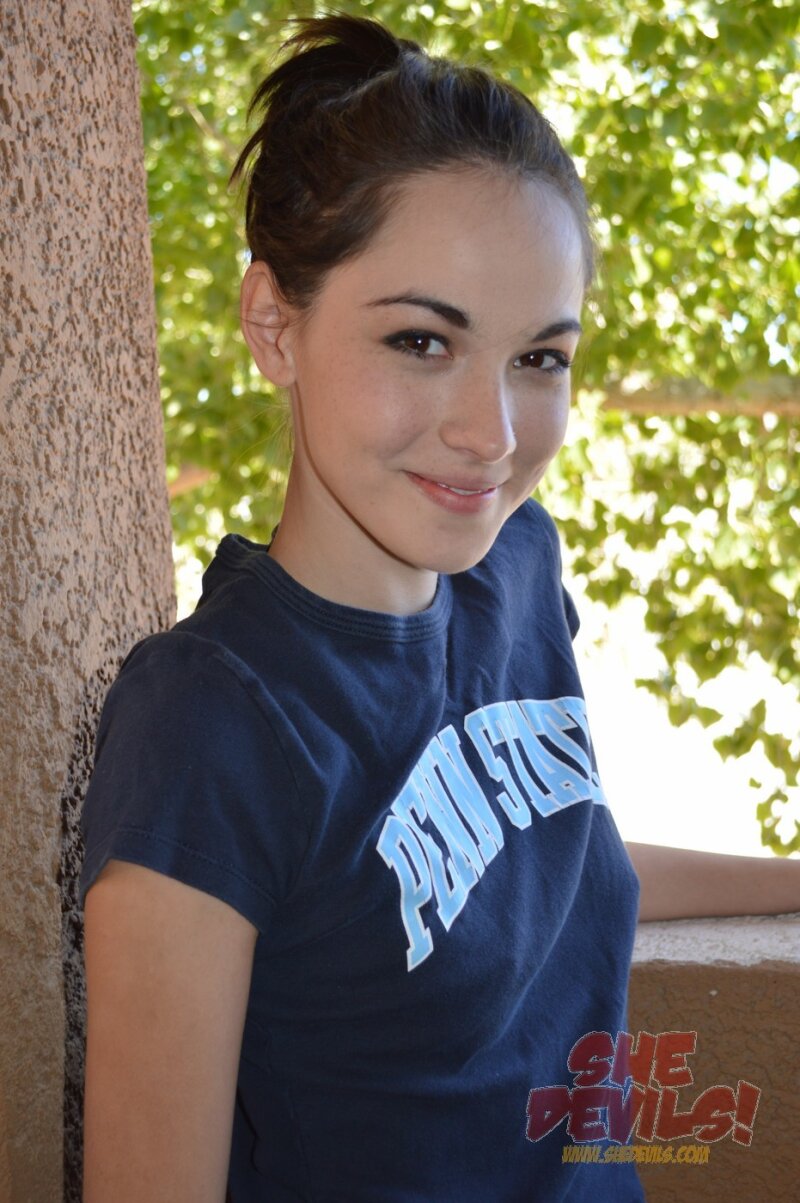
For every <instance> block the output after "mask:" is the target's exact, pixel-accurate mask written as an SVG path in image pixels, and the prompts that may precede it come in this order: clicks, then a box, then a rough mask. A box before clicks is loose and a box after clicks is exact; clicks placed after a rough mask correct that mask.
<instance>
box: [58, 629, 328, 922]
mask: <svg viewBox="0 0 800 1203" xmlns="http://www.w3.org/2000/svg"><path fill="white" fill-rule="evenodd" d="M264 692H265V691H264V689H263V686H262V685H261V683H260V681H259V679H258V677H257V676H256V675H255V673H254V672H253V671H252V670H251V669H250V668H249V667H248V666H247V665H245V664H244V662H243V661H242V660H241V659H240V658H239V657H238V656H236V655H234V653H232V652H230V651H229V650H228V649H227V648H225V647H223V646H222V645H221V644H218V643H216V642H214V641H213V640H209V639H205V638H203V637H201V636H198V635H195V634H193V633H190V632H182V631H178V630H174V629H173V630H171V631H163V632H157V633H155V634H153V635H150V636H147V637H146V638H145V639H143V640H141V641H140V642H139V643H138V644H136V645H135V646H134V648H133V649H132V650H131V651H130V652H129V653H128V656H127V657H126V659H125V660H124V661H123V664H122V667H121V669H120V672H119V674H118V676H117V678H116V680H115V681H114V683H113V684H112V686H111V688H110V690H109V692H108V694H107V696H106V700H105V703H104V705H103V709H102V712H101V716H100V723H99V726H98V730H97V739H96V744H95V759H94V768H93V772H92V776H91V779H90V781H89V786H88V789H87V793H86V798H85V801H84V805H83V810H82V812H81V819H80V826H81V831H82V833H83V838H84V845H85V855H84V863H83V868H82V871H81V876H80V882H79V891H80V903H81V906H83V904H84V899H85V896H86V892H87V890H88V889H89V887H90V886H91V884H92V882H93V881H94V880H95V878H96V877H97V875H98V873H99V872H100V870H101V869H102V867H103V865H104V864H105V863H106V861H108V860H109V859H110V858H112V857H114V858H117V859H119V860H124V861H131V862H133V863H135V864H140V865H144V866H146V867H148V868H151V869H155V870H157V871H158V872H161V873H165V874H167V876H169V877H174V878H177V879H178V880H179V881H183V882H185V883H186V884H187V885H191V886H194V887H196V888H197V889H200V890H204V891H205V892H206V893H209V894H213V895H215V896H216V897H218V898H220V899H222V900H223V901H224V902H227V903H228V904H229V905H230V906H232V907H234V908H235V909H236V910H238V911H239V912H240V913H241V914H242V915H244V916H245V917H246V918H247V919H249V920H250V922H251V923H253V924H254V925H255V926H256V927H257V928H258V930H259V931H260V932H264V931H265V930H266V929H267V927H268V926H269V923H270V920H271V918H272V915H273V912H274V910H275V908H276V906H277V905H278V904H279V903H280V901H281V899H282V897H284V896H285V894H286V893H287V892H288V890H289V888H290V885H291V881H292V880H293V877H294V875H295V874H296V872H297V869H298V866H299V862H300V859H301V858H302V855H303V850H304V847H305V842H306V841H305V832H304V830H303V824H302V823H301V822H299V814H298V805H297V797H296V788H295V784H294V779H293V776H292V773H291V768H290V766H289V764H288V762H287V761H286V758H285V756H284V754H283V751H282V748H281V746H280V743H279V742H278V739H277V737H276V735H275V734H274V730H273V727H272V725H271V723H270V720H269V708H268V705H266V704H265V698H264Z"/></svg>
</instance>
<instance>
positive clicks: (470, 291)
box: [250, 171, 583, 613]
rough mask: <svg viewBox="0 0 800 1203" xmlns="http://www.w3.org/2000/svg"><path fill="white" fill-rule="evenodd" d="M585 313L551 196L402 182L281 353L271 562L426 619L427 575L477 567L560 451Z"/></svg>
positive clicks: (343, 597) (454, 175) (465, 179)
mask: <svg viewBox="0 0 800 1203" xmlns="http://www.w3.org/2000/svg"><path fill="white" fill-rule="evenodd" d="M262 266H263V265H262ZM250 270H253V269H252V268H251V269H250ZM412 295H415V296H417V297H419V298H427V299H428V300H429V301H430V302H431V305H423V304H422V303H420V302H419V301H418V302H416V303H413V302H412V301H411V300H410V299H408V298H410V297H411V296H412ZM401 297H405V298H407V299H405V300H399V299H398V298H401ZM582 299H583V250H582V244H581V237H580V233H579V229H578V225H577V222H576V219H575V217H574V216H573V214H572V211H571V209H570V208H569V206H568V205H567V203H566V202H565V201H563V200H562V199H561V198H560V197H559V196H558V195H557V194H556V193H555V192H554V191H553V190H552V189H551V188H550V187H548V186H546V185H544V184H541V183H535V182H526V183H519V182H516V181H512V180H510V179H508V178H506V177H500V178H497V177H492V176H489V175H487V174H485V173H477V172H474V171H473V172H470V173H464V172H453V171H439V172H431V173H428V174H425V175H422V176H419V177H416V178H412V179H411V180H410V181H409V182H407V183H406V185H405V186H404V189H403V193H402V198H401V200H400V202H399V203H398V204H396V205H395V207H394V208H393V210H392V213H391V217H390V218H389V219H388V221H387V222H386V224H385V225H384V226H383V228H382V229H381V230H380V232H379V233H378V234H377V236H376V237H375V238H374V240H373V241H372V243H371V244H370V246H369V248H368V249H367V250H366V251H365V252H363V253H362V254H360V255H359V256H358V257H357V258H354V259H352V260H350V261H348V262H346V263H344V264H342V265H341V266H340V267H338V268H336V269H334V270H333V271H332V272H331V273H330V274H329V275H328V277H327V278H326V281H325V285H324V288H323V290H322V292H321V293H320V294H319V296H318V298H317V301H316V302H315V307H314V310H313V312H312V314H311V317H310V319H309V320H308V321H307V322H305V323H304V324H301V325H299V326H297V327H296V328H293V327H289V328H288V329H287V330H286V331H285V332H284V334H283V335H282V336H281V340H280V345H281V346H282V348H283V353H284V356H285V359H284V362H285V365H286V371H287V372H288V375H286V376H285V377H284V379H283V380H281V381H279V383H283V384H288V386H289V389H290V395H291V403H292V415H293V423H294V442H295V453H294V461H293V465H292V472H291V478H290V484H289V489H288V492H287V499H286V508H285V511H284V516H283V518H282V520H281V529H280V531H279V533H278V537H277V538H276V542H275V545H274V551H275V554H276V558H278V559H279V561H280V560H281V559H282V558H283V559H284V560H285V563H286V566H287V568H288V569H289V571H291V572H293V573H294V574H295V575H297V576H298V579H300V580H301V582H302V583H304V584H306V585H307V586H308V587H310V588H312V589H315V590H316V591H317V592H319V593H321V594H322V595H323V596H328V597H331V598H333V599H334V600H340V601H342V602H345V603H347V604H353V605H362V606H364V607H365V608H372V609H386V610H388V611H391V612H395V613H403V612H412V611H413V610H415V609H422V608H424V607H425V606H426V605H427V604H429V602H430V600H431V598H432V596H433V592H434V588H435V582H436V574H437V573H439V572H445V573H454V572H461V571H463V570H465V569H467V568H470V567H472V566H473V565H474V564H476V563H477V562H478V561H479V560H480V559H482V557H483V556H484V555H485V554H486V552H487V551H488V550H489V548H490V547H491V546H492V543H493V542H494V540H495V538H496V536H497V534H498V532H499V530H500V528H501V527H502V525H503V523H504V522H505V520H506V519H507V518H508V517H509V515H510V514H511V513H513V511H514V510H515V509H517V507H518V506H520V505H521V504H522V503H523V502H524V500H525V499H526V498H527V497H528V496H529V494H530V493H531V491H532V490H533V489H534V487H535V486H536V484H537V483H538V482H539V480H540V479H541V478H542V475H543V473H544V471H545V469H546V467H547V465H548V464H549V463H550V461H551V459H552V458H553V456H554V455H555V454H556V452H557V451H558V449H559V447H560V446H561V443H562V441H563V438H564V434H565V430H566V425H567V415H568V411H569V404H570V373H569V369H568V367H567V366H565V365H568V363H569V361H570V360H571V359H572V358H573V356H574V353H575V349H576V345H577V342H578V335H579V332H580V328H579V326H578V319H579V316H580V310H581V304H582ZM433 302H436V306H437V307H440V308H441V312H436V311H434V307H433ZM447 486H450V487H449V488H448V487H447ZM455 490H462V491H468V493H469V495H468V496H465V495H464V494H463V492H462V493H458V492H456V491H455ZM476 491H477V492H476ZM281 539H283V541H284V543H283V550H282V551H281V549H280V540H281ZM301 548H302V560H301V558H300V554H299V553H300V549H301Z"/></svg>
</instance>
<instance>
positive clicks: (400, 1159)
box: [80, 499, 644, 1203]
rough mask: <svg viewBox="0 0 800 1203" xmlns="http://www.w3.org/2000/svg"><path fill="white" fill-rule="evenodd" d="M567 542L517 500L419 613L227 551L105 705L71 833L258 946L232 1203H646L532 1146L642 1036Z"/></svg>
mask: <svg viewBox="0 0 800 1203" xmlns="http://www.w3.org/2000/svg"><path fill="white" fill-rule="evenodd" d="M577 626H578V618H577V614H576V612H575V608H574V605H573V603H572V601H571V599H570V598H569V595H568V594H567V593H566V591H565V590H564V588H563V585H562V583H561V560H560V554H559V544H558V536H557V533H556V529H555V525H554V523H553V521H552V519H551V518H550V517H549V515H548V514H547V513H546V512H545V510H544V509H543V508H542V506H541V505H540V504H539V503H538V502H536V501H534V500H532V499H529V500H528V501H526V502H525V504H524V505H522V506H521V507H520V508H519V509H518V510H517V511H515V513H514V514H512V515H511V517H510V518H509V519H508V520H507V521H506V523H505V525H504V527H503V529H502V530H501V532H500V534H499V535H498V537H497V539H496V541H495V543H494V545H493V547H492V548H491V550H490V551H489V553H488V554H487V555H486V556H485V557H484V559H483V560H482V561H481V562H480V563H479V564H478V565H476V566H475V567H474V568H472V569H470V570H469V571H467V572H463V573H458V574H455V575H452V576H446V575H440V577H439V579H438V585H437V590H436V595H435V597H434V600H433V602H432V604H431V605H430V606H429V607H428V608H427V609H426V610H423V611H420V612H418V613H415V614H410V615H407V616H398V615H391V614H384V613H379V612H375V611H369V610H362V609H359V608H356V607H352V606H345V605H340V604H338V603H335V602H332V601H329V600H327V599H325V598H321V597H319V596H317V595H316V594H314V593H312V592H311V591H309V590H308V589H306V588H305V587H303V586H302V585H300V584H299V583H298V582H297V581H295V580H294V579H293V578H292V577H291V576H290V575H289V574H288V573H287V572H286V571H285V570H284V569H283V568H282V567H281V566H280V565H279V564H278V563H277V561H275V560H273V559H272V558H271V557H270V556H269V555H268V554H267V548H266V546H265V545H263V544H258V543H255V542H253V541H251V540H249V539H247V538H245V537H244V536H242V535H238V534H229V535H226V536H225V537H224V538H223V539H222V540H221V542H220V543H219V545H218V547H217V550H216V553H215V556H214V559H213V561H212V563H211V564H210V565H209V567H208V569H207V570H206V572H205V574H204V576H203V592H202V596H201V598H200V601H199V602H198V605H197V609H196V610H195V612H194V613H193V614H191V615H189V616H188V617H187V618H185V619H183V620H182V621H181V622H179V623H177V624H176V625H175V627H173V628H172V630H170V631H162V632H157V633H155V634H153V635H149V636H147V637H145V638H144V639H142V640H140V641H139V642H138V643H137V644H135V645H134V647H133V648H132V649H131V651H130V652H129V653H128V655H127V657H126V659H125V660H124V661H123V665H122V667H121V670H120V673H119V675H118V677H117V679H116V680H115V682H114V684H113V685H112V687H111V689H110V690H109V693H108V695H107V698H106V701H105V705H104V708H103V711H102V715H101V719H100V725H99V729H98V735H97V744H96V757H95V767H94V773H93V775H92V778H91V781H90V784H89V788H88V793H87V796H86V801H85V805H84V809H83V813H82V817H81V827H82V831H83V834H84V838H85V843H86V856H85V863H84V867H83V871H82V874H81V880H80V892H81V902H83V899H84V897H85V893H86V890H87V889H88V888H89V886H90V885H91V883H92V882H93V881H94V880H95V878H96V876H97V874H98V873H99V871H100V869H101V868H102V867H103V865H104V864H105V863H106V861H107V860H108V859H109V858H110V857H116V858H118V859H120V860H125V861H133V862H135V863H137V864H141V865H146V866H148V867H150V868H152V869H155V870H158V871H159V872H162V873H166V874H168V875H169V876H171V877H175V878H177V879H179V880H180V881H183V882H186V883H188V884H189V885H191V886H195V887H196V888H198V889H201V890H204V891H206V892H208V893H211V894H213V895H215V896H216V897H218V898H221V899H223V900H224V901H225V902H227V903H229V904H230V905H231V906H232V907H234V908H235V909H236V910H238V911H239V912H241V914H242V915H244V916H246V918H247V919H249V920H250V922H251V923H253V924H254V925H255V926H256V928H257V929H258V933H259V934H258V938H257V942H256V947H255V959H254V965H253V975H252V983H251V991H250V997H249V1002H248V1008H247V1017H246V1022H245V1028H244V1035H243V1042H242V1051H241V1062H240V1069H239V1078H238V1086H237V1092H236V1106H235V1115H234V1125H233V1139H232V1148H231V1162H230V1172H229V1191H230V1199H231V1201H232V1203H290V1201H291V1203H299V1201H301V1200H302V1201H304V1203H539V1201H541V1203H557V1201H561V1200H565V1201H566V1200H569V1201H570V1203H574V1201H578V1200H586V1201H589V1200H591V1203H598V1201H599V1203H603V1201H608V1203H612V1201H613V1203H640V1201H641V1200H643V1199H644V1194H643V1192H642V1189H641V1186H640V1185H639V1181H638V1177H637V1174H636V1170H635V1166H634V1165H633V1164H599V1165H597V1164H596V1165H592V1164H575V1163H570V1162H564V1161H562V1149H563V1148H564V1146H567V1145H569V1144H570V1143H571V1141H570V1139H569V1137H568V1136H567V1135H566V1132H565V1126H564V1124H562V1125H561V1126H559V1127H558V1128H557V1129H555V1130H554V1131H552V1132H551V1133H550V1134H549V1135H548V1136H545V1137H543V1138H542V1139H541V1140H538V1141H534V1140H531V1139H528V1136H527V1134H526V1128H527V1115H526V1105H527V1102H528V1097H529V1094H530V1091H531V1090H532V1089H533V1088H535V1087H542V1086H551V1085H559V1084H567V1085H570V1084H571V1077H570V1075H569V1074H568V1073H567V1058H568V1055H569V1052H570V1049H571V1048H572V1046H573V1045H574V1044H575V1042H576V1041H577V1040H578V1039H579V1038H580V1037H581V1036H583V1035H585V1034H586V1033H587V1032H591V1031H608V1032H610V1033H611V1034H612V1037H613V1036H616V1033H617V1032H618V1031H620V1030H624V1029H625V1028H626V1000H627V984H628V974H629V968H630V958H631V951H632V945H633V938H634V931H635V925H636V916H637V905H638V893H639V883H638V880H637V878H636V874H635V872H634V870H633V867H632V865H631V862H630V859H629V857H628V855H627V853H626V850H625V847H624V844H623V843H622V840H621V838H620V835H619V832H618V830H617V827H616V824H615V823H614V820H613V817H612V815H611V812H610V810H609V807H608V804H607V801H606V799H605V797H604V795H603V790H602V786H601V784H600V780H599V777H598V773H597V764H596V760H595V755H594V751H593V748H592V744H591V739H590V735H589V726H588V722H587V716H586V708H585V703H584V700H583V695H582V689H581V685H580V681H579V677H578V672H577V668H576V664H575V659H574V655H573V650H572V638H573V637H574V635H575V633H576V631H577Z"/></svg>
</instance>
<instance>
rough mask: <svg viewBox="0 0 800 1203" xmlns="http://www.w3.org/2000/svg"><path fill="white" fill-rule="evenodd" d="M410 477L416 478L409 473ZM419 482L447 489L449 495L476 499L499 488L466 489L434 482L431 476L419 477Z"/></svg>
mask: <svg viewBox="0 0 800 1203" xmlns="http://www.w3.org/2000/svg"><path fill="white" fill-rule="evenodd" d="M411 475H412V476H417V473H416V472H412V473H411ZM419 479H420V480H427V481H429V482H430V484H433V485H438V486H439V488H440V489H448V490H449V491H450V492H451V493H458V495H459V496H460V497H476V496H477V495H478V494H479V493H493V492H494V490H495V489H497V488H499V487H500V486H499V484H481V485H477V486H474V487H472V488H466V487H463V486H461V485H452V484H449V483H448V482H447V481H445V480H436V478H435V477H433V476H420V477H419Z"/></svg>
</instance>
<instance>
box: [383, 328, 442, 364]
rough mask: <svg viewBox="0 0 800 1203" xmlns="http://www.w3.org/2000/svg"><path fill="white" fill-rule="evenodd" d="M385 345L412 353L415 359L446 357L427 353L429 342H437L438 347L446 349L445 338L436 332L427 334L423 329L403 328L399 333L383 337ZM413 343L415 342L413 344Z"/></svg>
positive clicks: (404, 352) (405, 352)
mask: <svg viewBox="0 0 800 1203" xmlns="http://www.w3.org/2000/svg"><path fill="white" fill-rule="evenodd" d="M384 341H385V343H386V344H387V346H389V347H392V348H393V349H394V350H396V351H401V352H402V353H403V354H405V355H413V356H415V358H416V359H446V358H447V356H446V355H430V354H428V353H427V348H428V346H429V345H430V344H431V343H438V344H439V346H440V347H444V348H445V350H446V349H447V345H448V344H447V340H446V339H444V338H440V337H439V336H438V335H436V334H429V333H427V331H425V330H403V331H401V332H400V333H399V334H393V335H392V336H391V337H390V338H387V339H384ZM413 344H416V346H414V345H413Z"/></svg>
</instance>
